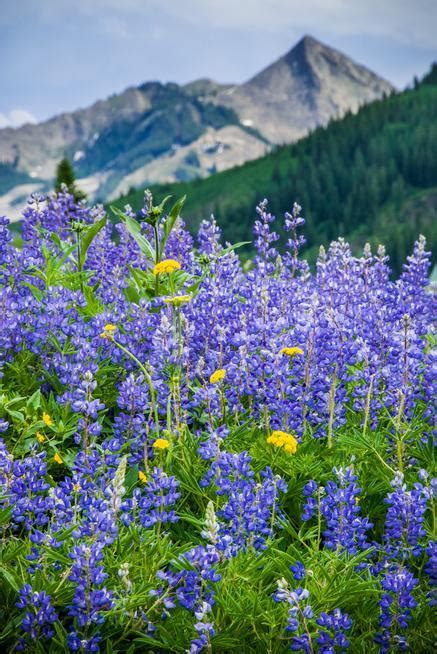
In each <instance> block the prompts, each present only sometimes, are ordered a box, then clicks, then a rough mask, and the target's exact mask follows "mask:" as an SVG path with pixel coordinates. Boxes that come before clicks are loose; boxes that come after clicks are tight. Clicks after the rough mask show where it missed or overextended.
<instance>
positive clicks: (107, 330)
mask: <svg viewBox="0 0 437 654" xmlns="http://www.w3.org/2000/svg"><path fill="white" fill-rule="evenodd" d="M116 329H117V326H116V325H113V324H112V322H108V323H107V324H106V325H105V326H104V327H103V331H102V333H101V334H100V337H101V338H107V339H108V341H110V340H112V339H113V338H114V332H115V330H116Z"/></svg>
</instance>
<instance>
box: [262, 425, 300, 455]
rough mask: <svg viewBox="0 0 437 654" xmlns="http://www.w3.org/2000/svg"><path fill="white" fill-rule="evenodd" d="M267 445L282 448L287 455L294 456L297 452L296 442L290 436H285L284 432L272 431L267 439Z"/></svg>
mask: <svg viewBox="0 0 437 654" xmlns="http://www.w3.org/2000/svg"><path fill="white" fill-rule="evenodd" d="M267 443H270V444H271V445H274V446H275V447H282V448H283V449H284V451H285V452H287V454H295V453H296V450H297V440H296V439H295V437H294V436H293V435H292V434H287V432H285V431H280V430H279V429H278V430H276V431H272V433H271V434H270V436H269V437H268V438H267Z"/></svg>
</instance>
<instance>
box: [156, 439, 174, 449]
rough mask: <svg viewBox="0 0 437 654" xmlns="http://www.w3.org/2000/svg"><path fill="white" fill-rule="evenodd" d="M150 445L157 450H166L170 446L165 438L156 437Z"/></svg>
mask: <svg viewBox="0 0 437 654" xmlns="http://www.w3.org/2000/svg"><path fill="white" fill-rule="evenodd" d="M152 447H156V448H157V449H158V450H167V449H168V448H169V447H170V441H168V440H167V439H166V438H157V439H156V441H155V442H154V443H153V445H152Z"/></svg>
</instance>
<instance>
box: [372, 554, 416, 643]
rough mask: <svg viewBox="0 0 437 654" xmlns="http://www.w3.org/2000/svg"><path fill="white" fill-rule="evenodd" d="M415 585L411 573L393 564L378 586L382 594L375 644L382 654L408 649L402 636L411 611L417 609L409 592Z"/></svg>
mask: <svg viewBox="0 0 437 654" xmlns="http://www.w3.org/2000/svg"><path fill="white" fill-rule="evenodd" d="M416 585H417V579H415V578H414V577H413V575H412V573H411V572H410V571H409V570H407V568H402V567H400V566H399V565H397V564H395V565H393V566H391V567H390V568H389V569H388V571H387V572H386V573H385V575H384V577H383V579H382V582H381V586H382V588H383V591H384V592H383V595H382V599H381V601H380V607H381V615H380V619H379V622H380V627H381V631H380V632H379V633H378V634H377V635H376V638H375V641H376V642H377V643H378V644H379V647H380V651H381V652H382V653H383V654H386V652H391V651H393V648H398V649H399V650H400V651H401V652H403V651H407V650H408V643H407V640H406V638H405V636H404V635H403V632H404V630H405V629H406V627H407V626H408V622H409V621H410V617H411V610H412V609H414V608H415V607H416V606H417V602H416V600H415V599H414V597H413V594H412V590H413V589H414V588H415V587H416Z"/></svg>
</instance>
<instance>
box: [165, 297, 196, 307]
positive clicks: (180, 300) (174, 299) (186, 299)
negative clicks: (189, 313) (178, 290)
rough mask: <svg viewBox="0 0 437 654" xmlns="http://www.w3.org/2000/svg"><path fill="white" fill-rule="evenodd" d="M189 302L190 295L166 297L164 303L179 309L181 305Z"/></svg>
mask: <svg viewBox="0 0 437 654" xmlns="http://www.w3.org/2000/svg"><path fill="white" fill-rule="evenodd" d="M190 300H191V295H175V296H174V297H166V298H165V300H164V302H167V304H173V305H174V306H176V307H180V306H181V304H186V303H187V302H189V301H190Z"/></svg>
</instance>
